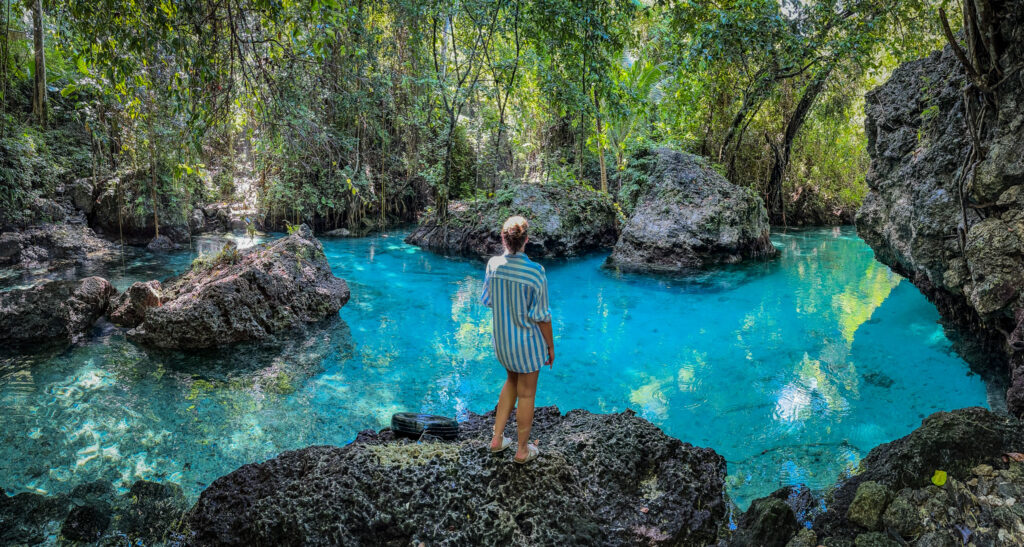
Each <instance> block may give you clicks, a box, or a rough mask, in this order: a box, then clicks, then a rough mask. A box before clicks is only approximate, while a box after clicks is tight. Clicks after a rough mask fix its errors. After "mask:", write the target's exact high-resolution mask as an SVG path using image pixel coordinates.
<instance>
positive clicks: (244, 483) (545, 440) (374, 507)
mask: <svg viewBox="0 0 1024 547" xmlns="http://www.w3.org/2000/svg"><path fill="white" fill-rule="evenodd" d="M492 425H493V422H491V421H490V420H489V416H478V415H473V414H471V415H470V417H469V419H468V420H467V421H465V422H463V423H462V424H461V433H460V440H458V441H455V442H452V443H445V442H440V441H427V442H422V443H416V442H413V441H408V440H398V439H395V438H394V437H393V435H392V434H391V432H390V431H389V430H384V431H383V432H381V433H380V434H378V433H375V432H372V431H368V432H363V433H361V434H360V435H359V437H358V438H357V439H356V440H355V441H354V442H353V443H352V444H350V445H347V446H345V447H340V448H339V447H329V446H316V447H310V448H306V449H303V450H298V451H294V452H286V453H284V454H281V455H280V456H278V457H277V458H274V459H272V460H269V461H267V462H264V463H259V464H250V465H246V466H244V467H242V468H240V469H238V470H237V471H235V472H233V473H231V474H229V475H226V476H224V477H221V478H220V479H217V480H216V481H214V482H213V484H211V485H210V486H209V488H207V489H206V491H205V492H203V494H202V495H201V497H200V499H199V501H198V502H197V503H196V505H195V507H193V509H192V510H191V512H190V515H189V517H188V521H187V522H188V526H189V528H190V534H191V535H190V536H189V537H188V539H189V541H191V542H192V543H194V544H197V545H212V544H229V545H357V544H366V543H374V544H394V545H417V544H420V543H425V544H427V545H435V544H450V545H509V544H517V545H524V544H529V545H706V544H708V543H712V542H714V540H715V538H716V537H717V534H718V530H719V527H720V526H721V525H722V524H723V522H724V519H725V515H726V501H725V496H724V494H723V486H724V477H725V461H724V459H723V458H722V457H721V456H719V455H718V454H716V453H715V452H714V451H712V450H710V449H706V448H697V447H693V446H690V445H688V444H685V443H683V442H680V441H678V440H676V439H673V438H671V437H668V436H666V435H665V434H664V433H662V432H661V430H659V429H658V428H657V427H656V426H654V425H652V424H651V423H649V422H647V421H646V420H643V419H641V418H638V417H636V416H635V415H634V414H633V413H632V412H628V411H627V412H624V413H622V414H607V415H599V414H590V413H588V412H585V411H582V410H574V411H572V412H569V413H568V414H565V415H564V416H563V415H561V414H560V413H559V412H558V410H557V409H555V408H553V407H548V408H542V409H538V411H537V417H536V422H535V424H534V434H535V436H536V437H537V438H539V439H540V440H541V443H542V444H541V445H540V446H541V450H542V452H541V456H540V458H539V459H538V460H536V461H534V462H532V463H531V464H529V465H527V466H519V465H516V464H515V463H513V461H512V453H511V452H506V453H504V454H500V455H492V454H491V453H490V452H489V450H488V448H487V446H486V444H487V442H488V440H489V438H490V427H491V426H492ZM514 428H515V425H514V424H510V425H509V433H510V434H514V431H515V429H514Z"/></svg>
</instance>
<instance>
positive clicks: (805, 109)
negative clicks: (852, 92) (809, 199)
mask: <svg viewBox="0 0 1024 547" xmlns="http://www.w3.org/2000/svg"><path fill="white" fill-rule="evenodd" d="M833 68H835V62H834V61H833V62H832V63H829V64H828V65H826V66H825V67H824V68H822V69H821V70H820V71H818V73H817V74H815V75H814V80H813V81H811V83H810V84H808V86H807V88H806V89H804V93H803V95H802V96H801V97H800V102H798V103H797V105H796V109H795V110H794V111H793V115H792V116H791V117H790V118H789V122H787V123H786V134H785V136H784V137H783V141H782V147H781V149H775V146H774V144H773V145H772V147H773V149H774V152H775V153H774V154H773V157H772V160H773V161H772V171H771V175H769V178H768V189H767V194H768V195H767V196H766V197H767V199H766V200H765V205H766V206H767V207H768V218H769V220H770V221H771V222H772V223H773V224H785V223H786V207H785V203H784V200H783V199H782V183H783V181H784V180H785V178H786V168H787V167H789V156H790V153H791V152H792V150H793V141H794V140H796V136H797V133H799V132H800V128H801V127H803V124H804V122H805V121H807V115H808V114H809V113H810V111H811V107H812V106H814V101H815V100H816V99H817V98H818V95H820V94H821V91H822V89H824V88H825V81H826V80H828V77H829V75H830V74H831V73H832V69H833Z"/></svg>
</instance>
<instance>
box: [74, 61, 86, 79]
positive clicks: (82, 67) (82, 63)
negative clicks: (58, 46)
mask: <svg viewBox="0 0 1024 547" xmlns="http://www.w3.org/2000/svg"><path fill="white" fill-rule="evenodd" d="M75 64H77V65H78V71H79V72H81V73H82V74H83V75H85V76H88V75H89V65H87V64H85V57H79V58H78V59H76V60H75Z"/></svg>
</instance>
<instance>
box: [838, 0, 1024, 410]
mask: <svg viewBox="0 0 1024 547" xmlns="http://www.w3.org/2000/svg"><path fill="white" fill-rule="evenodd" d="M994 9H995V10H996V11H997V13H996V14H995V15H993V16H992V18H993V20H994V21H998V24H996V25H995V28H994V29H993V30H994V33H995V34H996V36H994V37H993V42H995V43H998V44H1000V45H999V47H1000V48H1003V49H1004V51H1003V53H1002V54H1001V55H1000V57H1001V58H1000V64H1001V66H1002V69H1003V70H1004V71H1006V72H1007V73H1011V72H1016V71H1017V70H1018V69H1019V68H1020V65H1022V64H1024V37H1022V35H1021V29H1024V1H1022V0H1007V2H1005V3H1002V4H1000V5H998V6H996V7H995V8H994ZM967 87H968V81H967V77H966V75H965V73H964V69H963V66H962V65H961V64H960V62H959V61H958V60H957V58H956V55H955V54H954V52H953V50H952V49H951V48H950V47H949V46H946V47H945V48H944V49H943V50H942V51H937V52H935V53H933V54H932V55H930V56H929V57H927V58H925V59H920V60H917V61H912V62H909V63H905V64H903V65H901V66H900V67H899V68H897V69H896V70H895V71H894V72H893V74H892V77H891V78H890V79H889V81H888V82H886V83H885V84H884V85H882V86H880V87H879V88H877V89H874V90H872V91H871V92H869V93H868V94H867V96H866V98H865V101H866V105H865V109H866V114H867V119H866V122H865V132H866V133H867V138H868V153H869V155H870V156H871V165H870V169H869V170H868V173H867V177H866V182H867V185H868V188H869V193H868V195H867V196H866V198H865V199H864V204H863V206H862V207H861V209H860V211H859V212H858V214H857V227H858V232H859V233H860V235H861V237H863V238H864V240H865V241H866V242H867V243H868V244H869V245H870V246H871V247H872V248H873V249H874V250H875V256H876V257H877V258H878V259H879V260H880V261H882V262H884V263H885V264H887V265H889V266H890V267H892V268H893V269H894V270H895V271H897V272H899V273H901V274H903V275H905V276H906V277H908V278H909V279H910V280H911V281H912V282H913V283H914V284H915V285H916V286H917V287H918V288H919V289H920V290H921V291H922V292H923V293H924V294H925V295H926V296H928V298H929V299H930V300H932V301H933V302H935V304H936V305H937V307H938V308H939V312H940V313H941V314H942V316H943V317H944V318H945V319H946V320H947V323H948V324H950V325H953V326H956V327H958V328H959V329H960V330H962V331H965V332H967V333H968V336H967V337H966V338H964V339H965V342H962V343H959V344H960V345H965V344H968V343H969V344H970V345H972V346H977V349H980V350H982V351H974V348H965V350H964V351H961V354H964V355H965V357H967V358H968V359H969V360H971V361H972V365H974V366H975V367H976V368H978V369H979V370H980V371H982V372H985V371H986V370H993V371H994V372H993V374H998V375H1002V374H1003V368H1004V365H1005V364H1009V366H1010V368H1011V369H1012V370H1016V369H1017V368H1018V367H1022V366H1024V328H1021V327H1022V326H1024V293H1022V287H1024V80H1021V79H1020V78H1007V79H1006V82H1004V83H1003V85H1001V86H1000V87H999V92H998V101H994V102H993V104H992V106H990V107H987V108H986V109H984V110H983V113H982V109H980V107H978V106H977V105H975V107H974V108H972V109H971V112H972V113H974V114H977V115H979V116H983V119H981V120H980V121H982V122H983V128H982V129H981V131H980V133H979V134H978V136H977V138H978V140H979V142H980V145H981V146H980V150H979V151H978V152H979V154H980V155H979V156H978V157H977V158H975V160H974V161H975V163H974V164H972V163H971V161H969V159H970V158H974V156H973V155H972V154H971V150H972V148H973V137H972V132H971V131H967V130H966V129H965V124H966V120H967V118H968V116H969V114H968V110H967V103H965V99H964V97H965V91H964V90H965V88H967ZM967 96H970V97H975V96H976V92H975V91H968V92H967ZM974 114H971V115H974ZM973 123H978V122H977V121H974V122H973ZM970 173H973V176H972V175H971V174H970ZM1018 329H1021V330H1020V332H1021V334H1020V335H1019V336H1018V335H1016V334H1015V333H1016V332H1017V331H1018ZM1003 333H1014V334H1013V335H1012V336H1009V337H1007V336H1006V335H1004V334H1003ZM951 338H961V337H951ZM967 350H970V351H967ZM993 365H995V366H993ZM1020 378H1024V375H1017V374H1014V375H1013V381H1014V387H1013V388H1012V389H1011V391H1010V393H1009V394H1008V407H1009V408H1010V410H1011V411H1012V412H1014V413H1015V414H1017V415H1018V416H1020V415H1024V385H1021V384H1019V382H1021V381H1024V380H1021V379H1020Z"/></svg>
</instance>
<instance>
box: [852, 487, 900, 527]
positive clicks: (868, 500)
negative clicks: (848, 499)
mask: <svg viewBox="0 0 1024 547" xmlns="http://www.w3.org/2000/svg"><path fill="white" fill-rule="evenodd" d="M890 500H892V490H889V489H888V488H886V487H885V486H883V485H881V484H878V483H877V482H874V481H867V482H864V483H861V485H860V487H859V488H857V493H856V494H855V495H854V497H853V503H851V504H850V509H849V510H848V511H847V512H846V518H848V519H850V520H851V521H853V522H854V523H856V524H857V525H858V526H862V527H864V528H867V529H868V530H878V529H879V528H880V527H881V524H882V514H883V512H884V511H885V508H886V507H887V506H888V505H889V501H890Z"/></svg>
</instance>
